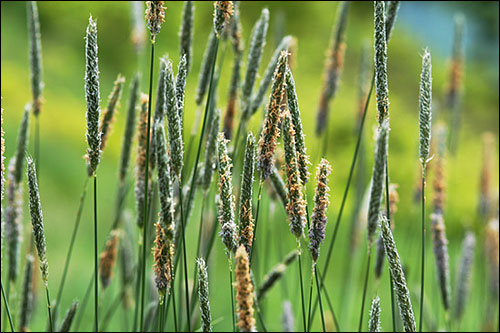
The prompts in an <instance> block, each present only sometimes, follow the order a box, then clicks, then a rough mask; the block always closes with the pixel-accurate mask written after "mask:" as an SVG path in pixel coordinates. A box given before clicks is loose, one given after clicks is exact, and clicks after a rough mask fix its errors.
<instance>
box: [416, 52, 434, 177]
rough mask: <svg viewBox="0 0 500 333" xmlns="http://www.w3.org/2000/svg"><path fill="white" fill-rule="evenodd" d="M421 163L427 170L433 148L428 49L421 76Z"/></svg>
mask: <svg viewBox="0 0 500 333" xmlns="http://www.w3.org/2000/svg"><path fill="white" fill-rule="evenodd" d="M419 104H420V112H419V115H418V118H419V127H420V149H419V150H420V163H422V165H423V167H424V168H425V166H426V164H427V162H428V160H429V150H430V146H431V124H432V105H431V104H432V74H431V54H430V52H429V50H428V49H425V50H424V56H423V57H422V74H421V75H420V103H419Z"/></svg>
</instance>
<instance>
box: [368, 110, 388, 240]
mask: <svg viewBox="0 0 500 333" xmlns="http://www.w3.org/2000/svg"><path fill="white" fill-rule="evenodd" d="M388 141H389V121H388V120H385V121H384V122H383V123H382V124H381V126H380V128H379V130H378V138H377V146H376V148H375V162H374V165H373V174H372V183H371V188H370V204H369V208H368V248H371V244H372V243H373V241H374V239H375V232H376V231H377V225H378V220H379V215H380V204H381V203H382V197H383V193H384V188H385V162H386V160H387V151H388Z"/></svg>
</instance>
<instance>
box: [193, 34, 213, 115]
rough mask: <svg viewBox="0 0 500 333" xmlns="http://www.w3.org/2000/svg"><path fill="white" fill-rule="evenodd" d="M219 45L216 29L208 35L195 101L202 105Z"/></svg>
mask: <svg viewBox="0 0 500 333" xmlns="http://www.w3.org/2000/svg"><path fill="white" fill-rule="evenodd" d="M216 46H217V36H216V35H215V31H213V30H212V31H211V32H210V35H209V37H208V41H207V46H206V48H205V52H204V53H203V60H202V62H201V69H200V74H199V77H198V87H197V88H196V97H195V102H196V105H197V106H200V105H201V103H202V102H203V98H204V97H205V93H206V92H207V88H208V84H209V81H210V73H211V72H212V63H213V61H214V58H215V50H216Z"/></svg>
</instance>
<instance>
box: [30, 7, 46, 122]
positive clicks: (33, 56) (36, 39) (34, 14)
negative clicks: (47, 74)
mask: <svg viewBox="0 0 500 333" xmlns="http://www.w3.org/2000/svg"><path fill="white" fill-rule="evenodd" d="M27 9H28V31H29V44H30V51H29V57H30V78H31V93H32V95H33V102H32V107H33V114H34V115H35V116H38V114H39V113H40V111H41V110H42V102H43V98H42V90H43V81H42V41H41V36H40V21H39V19H38V6H37V3H36V1H28V2H27Z"/></svg>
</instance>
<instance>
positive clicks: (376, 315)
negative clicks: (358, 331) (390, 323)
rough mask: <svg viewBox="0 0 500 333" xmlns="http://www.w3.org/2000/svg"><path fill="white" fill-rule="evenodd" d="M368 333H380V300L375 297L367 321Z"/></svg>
mask: <svg viewBox="0 0 500 333" xmlns="http://www.w3.org/2000/svg"><path fill="white" fill-rule="evenodd" d="M368 331H369V332H380V298H379V297H378V296H377V297H375V298H374V299H373V301H372V306H371V308H370V319H369V320H368Z"/></svg>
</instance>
